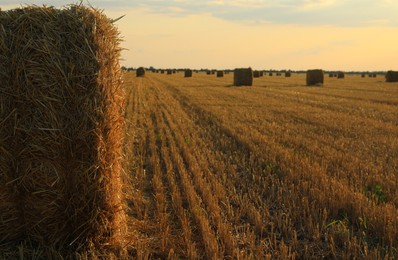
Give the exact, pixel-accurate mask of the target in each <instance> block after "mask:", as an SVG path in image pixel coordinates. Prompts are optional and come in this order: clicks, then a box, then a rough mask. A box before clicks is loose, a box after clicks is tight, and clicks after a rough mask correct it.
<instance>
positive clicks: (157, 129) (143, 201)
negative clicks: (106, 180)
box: [124, 72, 398, 259]
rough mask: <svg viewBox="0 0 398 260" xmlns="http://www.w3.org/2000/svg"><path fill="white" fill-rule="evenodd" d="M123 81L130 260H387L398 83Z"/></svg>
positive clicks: (153, 77)
mask: <svg viewBox="0 0 398 260" xmlns="http://www.w3.org/2000/svg"><path fill="white" fill-rule="evenodd" d="M232 82H233V73H231V74H227V75H225V76H224V77H223V78H217V77H216V76H215V75H206V74H205V73H193V77H192V78H184V75H183V73H181V72H180V73H176V74H173V75H166V74H158V73H151V72H146V75H145V77H143V78H137V77H136V75H135V72H128V73H126V74H125V75H124V84H125V88H126V89H127V94H128V97H127V107H126V118H127V127H126V134H127V140H126V142H125V144H126V146H125V155H126V158H125V161H126V162H127V163H126V165H125V169H126V171H128V172H129V173H130V174H131V175H132V177H133V181H132V182H133V188H134V189H133V194H131V197H132V199H131V202H130V206H131V211H130V212H129V215H130V223H129V228H130V230H131V231H132V233H133V234H134V236H133V238H132V241H133V242H132V243H133V247H134V248H135V250H134V252H133V255H135V256H137V257H142V258H146V257H150V258H176V259H178V258H190V259H194V258H202V259H223V258H225V259H254V258H256V259H267V258H268V259H278V258H279V259H286V258H296V259H308V258H312V259H319V258H321V257H326V258H336V259H353V258H356V259H361V258H364V257H368V258H385V257H387V258H389V257H390V258H393V257H396V256H397V255H398V251H397V250H398V210H397V207H398V176H397V175H398V139H397V133H398V83H386V82H385V79H384V76H383V75H378V76H377V77H376V78H368V77H365V78H362V77H361V76H360V75H346V77H345V78H344V79H337V78H329V77H328V75H325V84H324V86H322V87H308V86H306V85H305V74H292V77H290V78H286V77H284V76H283V74H282V76H279V77H278V76H275V75H274V76H272V77H270V76H268V75H266V76H264V77H260V78H255V79H254V84H253V86H252V87H233V86H232Z"/></svg>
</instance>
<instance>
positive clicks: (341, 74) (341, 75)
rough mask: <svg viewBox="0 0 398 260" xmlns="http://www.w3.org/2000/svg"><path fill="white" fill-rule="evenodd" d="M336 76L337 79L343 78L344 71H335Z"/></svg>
mask: <svg viewBox="0 0 398 260" xmlns="http://www.w3.org/2000/svg"><path fill="white" fill-rule="evenodd" d="M337 78H338V79H344V72H341V71H340V72H338V73H337Z"/></svg>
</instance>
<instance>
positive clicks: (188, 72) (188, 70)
mask: <svg viewBox="0 0 398 260" xmlns="http://www.w3.org/2000/svg"><path fill="white" fill-rule="evenodd" d="M184 77H185V78H191V77H192V70H190V69H187V70H185V72H184Z"/></svg>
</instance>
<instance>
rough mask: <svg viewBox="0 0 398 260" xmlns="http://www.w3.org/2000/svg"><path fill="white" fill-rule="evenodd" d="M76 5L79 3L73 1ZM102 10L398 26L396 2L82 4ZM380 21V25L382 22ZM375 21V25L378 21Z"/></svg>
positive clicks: (107, 0) (96, 0)
mask: <svg viewBox="0 0 398 260" xmlns="http://www.w3.org/2000/svg"><path fill="white" fill-rule="evenodd" d="M76 2H79V1H76ZM34 3H35V4H37V5H42V4H47V5H55V6H62V5H68V4H70V2H69V1H67V0H36V1H34ZM83 3H84V4H87V3H90V4H91V5H92V6H94V7H98V8H100V9H105V11H108V10H110V11H120V12H125V11H127V10H133V9H135V8H145V9H146V10H147V11H148V12H150V13H156V14H162V15H166V16H189V15H203V14H206V15H207V14H209V15H211V16H213V17H216V18H221V19H224V20H228V21H233V22H237V23H246V24H251V25H255V24H264V23H275V24H296V25H310V26H317V25H334V26H342V27H364V26H369V25H370V24H373V25H379V26H390V27H391V26H393V27H398V21H397V18H396V14H397V12H398V1H396V0H381V1H374V0H362V1H361V2H360V3H359V2H358V1H357V0H273V1H271V0H205V1H197V0H134V1H131V0H90V1H89V2H88V1H86V0H85V1H83ZM10 5H16V6H19V5H20V0H2V6H3V8H4V6H10ZM382 20H383V22H381V21H382ZM377 21H378V22H377Z"/></svg>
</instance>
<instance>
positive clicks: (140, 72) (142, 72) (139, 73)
mask: <svg viewBox="0 0 398 260" xmlns="http://www.w3.org/2000/svg"><path fill="white" fill-rule="evenodd" d="M136 75H137V77H144V76H145V69H144V68H143V67H139V68H138V69H137V71H136Z"/></svg>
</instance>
